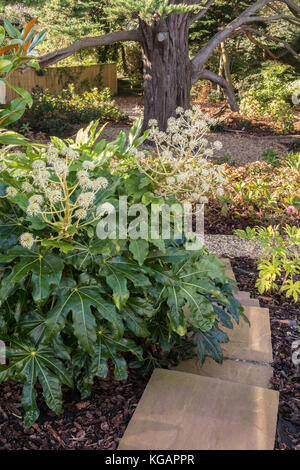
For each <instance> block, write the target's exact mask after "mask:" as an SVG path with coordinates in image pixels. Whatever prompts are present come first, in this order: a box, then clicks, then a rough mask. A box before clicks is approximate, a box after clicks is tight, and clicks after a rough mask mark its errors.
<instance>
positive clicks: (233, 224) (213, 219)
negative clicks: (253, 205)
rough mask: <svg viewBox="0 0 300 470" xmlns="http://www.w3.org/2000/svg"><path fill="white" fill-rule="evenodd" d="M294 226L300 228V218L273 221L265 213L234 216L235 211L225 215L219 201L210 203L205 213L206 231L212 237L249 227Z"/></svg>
mask: <svg viewBox="0 0 300 470" xmlns="http://www.w3.org/2000/svg"><path fill="white" fill-rule="evenodd" d="M280 223H281V224H282V225H285V223H287V224H289V225H293V226H295V227H300V218H299V217H286V220H283V219H282V220H276V221H275V220H271V219H267V218H266V217H265V216H264V213H263V211H262V212H261V213H260V212H259V211H257V212H256V213H254V214H253V217H249V212H247V214H246V213H245V214H243V213H241V214H240V215H237V214H233V211H229V212H228V213H227V214H223V213H222V210H221V205H220V203H219V202H218V201H210V202H209V204H207V205H206V206H205V212H204V231H205V233H206V234H211V235H219V234H221V235H232V234H233V233H234V230H238V229H240V230H245V229H246V228H247V227H251V228H253V227H255V226H257V225H259V226H260V227H268V226H269V225H277V224H280Z"/></svg>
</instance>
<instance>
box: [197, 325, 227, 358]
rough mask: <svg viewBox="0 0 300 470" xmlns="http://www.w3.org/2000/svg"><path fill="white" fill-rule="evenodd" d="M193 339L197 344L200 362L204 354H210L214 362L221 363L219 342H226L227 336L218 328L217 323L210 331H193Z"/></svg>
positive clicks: (221, 354) (221, 353)
mask: <svg viewBox="0 0 300 470" xmlns="http://www.w3.org/2000/svg"><path fill="white" fill-rule="evenodd" d="M194 339H195V343H196V346H197V354H198V357H199V359H200V360H201V362H202V364H203V363H204V361H205V358H206V356H211V357H212V358H213V359H214V360H215V361H216V362H218V363H222V361H223V351H222V347H221V343H226V342H227V341H228V336H227V335H226V333H224V332H223V331H221V330H219V328H218V326H217V324H215V325H214V326H213V327H212V328H211V330H210V331H205V332H203V331H200V330H198V331H195V334H194Z"/></svg>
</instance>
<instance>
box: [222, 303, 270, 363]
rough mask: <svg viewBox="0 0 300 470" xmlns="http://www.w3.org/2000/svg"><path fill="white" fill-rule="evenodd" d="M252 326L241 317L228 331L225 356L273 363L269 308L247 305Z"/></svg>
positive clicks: (224, 347)
mask: <svg viewBox="0 0 300 470" xmlns="http://www.w3.org/2000/svg"><path fill="white" fill-rule="evenodd" d="M244 313H245V315H246V316H247V317H248V319H249V321H250V323H251V327H249V325H248V324H247V323H246V322H245V321H243V320H242V319H241V321H240V323H239V325H235V327H234V329H233V330H230V329H227V328H222V329H223V330H224V331H226V333H227V335H228V337H229V342H228V343H226V344H224V345H223V352H224V357H227V358H229V359H241V360H246V361H258V362H264V363H271V362H272V361H273V354H272V343H271V327H270V317H269V310H268V309H267V308H260V307H245V311H244Z"/></svg>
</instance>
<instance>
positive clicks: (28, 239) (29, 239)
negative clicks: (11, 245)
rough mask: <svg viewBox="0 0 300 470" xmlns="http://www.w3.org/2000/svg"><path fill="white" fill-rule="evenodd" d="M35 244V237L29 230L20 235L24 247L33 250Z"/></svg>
mask: <svg viewBox="0 0 300 470" xmlns="http://www.w3.org/2000/svg"><path fill="white" fill-rule="evenodd" d="M33 244H34V238H33V236H32V234H31V233H29V232H25V233H22V235H21V236H20V245H22V246H23V247H24V248H28V250H31V248H32V246H33Z"/></svg>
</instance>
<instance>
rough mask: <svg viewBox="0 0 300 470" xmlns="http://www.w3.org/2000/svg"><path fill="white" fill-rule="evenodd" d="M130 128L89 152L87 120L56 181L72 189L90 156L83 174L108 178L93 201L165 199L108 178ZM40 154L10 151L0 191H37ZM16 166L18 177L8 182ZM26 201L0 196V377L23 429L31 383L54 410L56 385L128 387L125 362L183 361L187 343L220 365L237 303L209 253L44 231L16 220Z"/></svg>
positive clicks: (26, 219) (147, 183) (32, 415)
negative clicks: (0, 344)
mask: <svg viewBox="0 0 300 470" xmlns="http://www.w3.org/2000/svg"><path fill="white" fill-rule="evenodd" d="M140 124H141V123H139V124H138V123H136V125H135V126H134V128H133V129H132V130H131V132H130V136H129V143H127V142H126V136H125V134H124V133H121V134H120V135H119V136H118V138H117V139H116V140H115V141H114V142H112V143H110V144H108V143H107V142H106V141H104V140H102V141H101V142H98V143H97V144H96V145H95V141H96V140H97V139H98V134H97V133H96V128H97V123H95V124H94V125H91V126H89V128H88V129H87V130H86V131H85V132H84V131H80V132H79V133H78V136H77V139H76V144H74V142H71V141H69V142H68V143H69V144H71V145H72V149H73V150H72V151H74V149H76V150H77V151H78V152H79V153H78V156H77V159H76V161H74V162H73V163H70V171H69V173H68V176H67V177H66V184H67V185H70V187H73V185H74V182H76V174H77V171H78V169H81V168H82V164H83V162H85V164H86V162H87V161H90V162H94V163H95V164H96V167H95V168H94V169H93V170H91V171H92V172H93V178H99V177H105V178H108V179H109V186H108V187H107V189H105V190H100V191H98V192H97V194H96V199H95V201H96V204H100V203H103V202H106V203H112V204H114V205H115V206H117V201H118V197H119V196H127V197H128V205H131V204H132V203H135V204H136V203H139V202H141V201H143V200H145V195H147V197H146V200H147V201H155V202H157V203H158V202H166V203H171V202H172V201H163V200H162V199H161V198H158V197H157V196H155V195H154V194H153V192H152V191H153V189H154V188H153V183H152V182H151V180H150V179H148V178H147V177H146V176H145V175H142V174H140V173H139V172H138V171H136V170H135V171H134V170H133V171H132V172H131V173H130V174H127V175H124V176H123V177H122V178H120V177H119V176H118V175H117V174H111V173H110V172H109V168H110V167H111V161H112V159H113V158H114V159H115V158H116V156H118V157H119V158H120V159H121V160H122V159H124V157H126V155H128V153H129V152H130V149H131V148H132V146H135V147H137V146H138V145H139V144H140V143H142V142H143V140H144V139H145V138H146V135H145V136H143V137H141V138H139V139H138V138H137V137H138V133H139V129H140ZM52 142H53V145H55V147H56V148H57V149H58V151H61V149H63V148H64V147H65V146H66V142H63V141H62V140H60V139H58V138H53V139H52ZM94 145H95V146H94ZM51 149H52V150H51V151H52V152H53V148H52V147H51ZM69 150H71V149H69ZM45 158H46V154H45V153H42V152H39V154H37V153H36V150H34V149H33V148H30V147H29V148H28V151H27V155H24V154H23V155H20V154H13V155H11V157H10V163H9V162H8V157H7V165H8V168H10V171H4V172H2V173H1V181H2V183H3V184H2V185H1V188H0V190H1V196H4V195H5V193H6V188H7V185H10V187H11V185H13V188H15V190H16V191H17V192H18V191H20V188H21V186H20V185H21V184H22V182H27V183H32V182H33V184H36V183H34V180H33V181H32V165H33V163H34V161H36V160H37V159H39V160H41V159H45ZM58 158H59V157H58ZM60 161H61V159H60ZM100 162H101V164H100ZM17 168H18V169H20V170H21V172H22V175H23V176H22V177H21V178H20V177H18V176H17V177H16V178H14V177H13V176H12V175H13V174H14V172H15V171H16V169H17ZM49 168H50V167H49V166H48V169H49ZM49 171H50V170H49ZM17 173H18V171H17ZM75 187H76V186H75ZM78 191H79V189H77V190H75V191H74V192H72V194H71V195H70V203H71V201H72V200H75V201H76V200H77V199H76V198H77V197H78ZM28 197H29V196H28V195H27V193H26V194H21V193H20V194H14V195H12V196H9V197H8V198H3V197H2V198H0V220H1V225H0V263H1V271H0V281H1V282H0V301H1V304H0V339H1V340H2V341H5V343H6V346H7V359H8V363H7V364H6V365H1V366H0V381H2V382H3V381H5V380H7V379H9V378H12V379H14V380H17V381H19V382H21V383H23V384H24V388H23V398H22V404H23V407H24V409H25V412H26V414H25V425H26V426H27V427H29V426H31V425H32V424H33V422H34V421H35V420H36V419H37V418H38V416H39V410H38V408H37V405H36V396H37V392H36V388H35V385H36V383H37V382H39V383H40V385H41V386H42V389H43V395H44V398H45V401H46V403H47V405H48V406H49V407H50V408H51V409H52V410H53V411H55V413H58V414H59V413H60V411H61V407H62V393H61V386H62V385H67V386H69V387H72V386H73V385H75V386H76V387H77V388H78V389H79V390H80V392H81V394H82V396H83V397H86V396H88V395H89V393H90V392H91V387H92V385H93V381H94V379H95V377H103V378H104V377H106V376H107V374H108V372H109V369H110V368H111V369H113V372H114V376H115V378H116V379H117V380H126V378H127V369H128V365H129V367H138V368H140V369H141V372H142V373H147V372H149V371H151V369H152V368H153V367H155V366H166V365H167V364H168V362H169V361H173V362H174V361H177V360H178V359H180V358H181V357H191V356H192V355H193V350H194V343H196V345H197V350H198V354H199V357H200V359H201V360H202V361H204V359H205V357H206V356H207V355H209V356H211V357H213V358H214V359H215V360H217V361H218V362H221V360H222V350H221V346H220V345H221V343H223V342H225V341H227V336H226V334H225V333H223V332H222V331H221V327H222V326H224V327H226V328H228V327H229V328H232V327H233V325H234V323H235V322H239V320H240V315H241V314H242V307H241V306H240V304H239V303H238V302H237V300H236V299H235V298H234V297H233V289H234V287H233V283H232V281H230V280H229V279H228V278H226V276H225V273H224V266H223V263H222V262H221V261H220V260H219V259H218V258H217V257H215V256H213V255H210V254H208V253H207V252H206V250H205V249H201V250H198V251H188V250H186V249H185V239H183V240H181V242H180V244H177V243H176V242H174V241H168V240H162V239H159V240H151V239H149V240H145V239H137V240H129V239H119V238H118V236H117V237H116V239H106V240H101V239H98V238H97V236H96V234H95V229H96V225H97V223H96V222H93V219H92V220H89V219H88V225H84V224H83V225H82V228H81V229H80V230H79V229H78V227H77V228H76V224H73V225H72V226H70V225H69V226H68V230H69V232H65V231H62V233H57V231H56V229H55V230H54V228H52V226H53V224H52V225H47V224H45V223H44V222H43V220H40V219H39V217H32V216H29V215H28V214H27V213H26V208H27V204H28ZM74 198H75V199H74ZM57 204H60V203H57ZM57 207H59V206H57ZM68 207H69V205H68ZM56 210H58V209H56ZM91 210H93V209H91ZM64 211H66V209H64ZM64 214H65V217H66V212H64ZM88 217H90V216H88ZM57 223H58V227H59V221H58V222H57ZM29 231H30V233H31V235H32V237H34V239H35V243H34V244H33V245H31V249H28V248H26V247H24V246H21V245H20V244H19V237H20V235H21V234H22V233H23V235H24V232H26V233H27V232H29ZM56 240H58V241H56ZM187 303H188V305H189V307H188V309H189V314H188V316H187V315H186V314H185V311H184V307H185V306H186V305H187ZM188 332H189V333H191V335H190V334H188Z"/></svg>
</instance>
